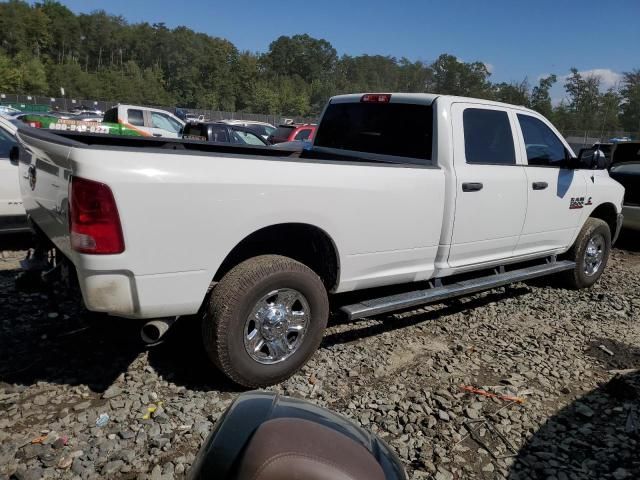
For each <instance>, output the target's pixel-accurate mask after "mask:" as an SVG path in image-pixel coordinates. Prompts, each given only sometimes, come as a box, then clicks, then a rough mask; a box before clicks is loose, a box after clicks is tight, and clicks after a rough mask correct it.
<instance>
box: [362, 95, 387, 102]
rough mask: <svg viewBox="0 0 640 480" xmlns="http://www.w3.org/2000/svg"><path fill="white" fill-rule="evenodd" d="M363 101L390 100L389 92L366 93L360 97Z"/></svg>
mask: <svg viewBox="0 0 640 480" xmlns="http://www.w3.org/2000/svg"><path fill="white" fill-rule="evenodd" d="M360 101H361V102H363V103H389V102H390V101H391V94H390V93H367V94H366V95H363V96H362V98H360Z"/></svg>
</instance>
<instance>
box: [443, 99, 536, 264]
mask: <svg viewBox="0 0 640 480" xmlns="http://www.w3.org/2000/svg"><path fill="white" fill-rule="evenodd" d="M513 121H514V120H513V116H511V115H510V114H509V111H508V110H507V109H503V108H500V107H495V106H487V105H482V104H467V103H454V104H453V105H452V126H453V132H454V139H453V147H454V148H453V150H454V167H455V174H456V200H455V217H454V226H453V233H452V237H451V249H450V253H449V265H450V266H451V267H454V268H455V267H464V266H467V265H475V264H481V263H485V262H492V261H496V260H501V259H508V258H510V257H511V256H512V255H513V250H514V249H515V247H516V245H517V244H518V239H519V237H520V232H521V231H522V226H523V224H524V220H525V214H526V211H527V190H526V175H525V172H524V169H523V168H522V165H521V160H520V157H519V155H518V152H517V150H516V147H515V144H514V139H513V132H514V131H515V129H514V125H513Z"/></svg>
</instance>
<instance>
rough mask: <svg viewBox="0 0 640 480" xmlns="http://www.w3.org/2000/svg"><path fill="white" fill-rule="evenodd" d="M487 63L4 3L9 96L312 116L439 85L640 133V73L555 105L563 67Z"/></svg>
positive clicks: (587, 83) (3, 76)
mask: <svg viewBox="0 0 640 480" xmlns="http://www.w3.org/2000/svg"><path fill="white" fill-rule="evenodd" d="M490 77H491V72H490V71H489V70H488V68H487V65H486V64H485V63H483V62H480V61H476V62H464V61H461V60H459V59H458V58H456V57H455V56H453V55H449V54H446V53H445V54H442V55H440V56H439V57H438V58H437V59H436V60H435V61H433V62H431V63H428V62H422V61H411V60H409V59H407V58H404V57H403V58H395V57H391V56H381V55H359V56H351V55H342V56H339V55H338V54H337V52H336V49H335V48H333V46H332V45H331V44H330V43H329V42H328V41H326V40H324V39H317V38H313V37H310V36H309V35H306V34H301V35H293V36H281V37H279V38H278V39H276V40H275V41H273V42H272V43H271V44H270V45H269V48H268V50H267V51H266V52H264V53H254V52H248V51H239V50H238V49H237V48H236V47H235V46H234V45H233V44H232V43H231V42H229V41H228V40H225V39H222V38H218V37H212V36H210V35H207V34H204V33H198V32H194V31H193V30H191V29H189V28H187V27H177V28H174V29H170V28H168V27H167V26H166V25H165V24H163V23H156V24H149V23H134V24H131V23H128V22H127V21H126V20H125V19H124V18H123V17H121V16H116V15H110V14H108V13H106V12H105V11H95V12H93V13H91V14H78V15H76V14H74V13H73V12H72V11H71V10H69V9H68V8H67V7H65V6H64V5H62V4H60V3H59V2H56V1H52V0H45V1H44V2H41V3H40V2H36V3H34V4H33V5H31V4H29V3H26V2H25V1H22V0H10V1H8V2H4V3H0V92H6V93H19V94H20V93H25V94H34V95H38V94H40V95H50V96H57V95H59V94H60V88H61V87H63V88H64V89H65V92H66V94H67V96H71V97H74V98H87V99H96V100H117V101H121V102H127V103H136V104H138V103H139V104H147V105H164V106H170V105H179V106H182V107H192V108H206V109H212V110H224V111H246V112H252V113H265V114H284V115H298V116H309V115H316V114H318V113H319V112H320V111H321V109H322V107H323V106H324V104H325V103H326V101H327V99H328V98H329V97H330V96H332V95H335V94H339V93H346V92H359V91H398V92H434V93H440V94H455V95H463V96H471V97H479V98H486V99H491V100H498V101H504V102H508V103H514V104H519V105H525V106H528V107H530V108H533V109H535V110H537V111H539V112H540V113H542V114H543V115H545V116H547V117H548V118H550V119H551V120H552V121H554V123H555V124H556V125H557V126H558V128H560V129H561V130H578V129H581V130H602V131H613V130H626V131H632V132H640V69H634V70H632V71H630V72H625V73H624V74H623V77H622V81H621V82H620V85H617V86H615V87H613V88H609V89H608V90H606V91H602V89H601V85H600V79H599V77H597V76H589V75H583V74H581V73H580V72H578V70H577V69H575V68H572V69H570V74H569V75H568V76H566V77H563V87H564V90H565V94H566V99H565V100H563V101H562V102H561V103H560V104H557V105H553V103H552V99H551V96H550V90H551V88H552V87H553V85H554V84H556V83H557V82H558V81H559V78H558V76H556V75H554V74H551V75H549V76H546V77H544V78H541V79H538V80H537V81H536V82H535V83H533V84H532V83H530V82H529V81H528V80H527V79H526V78H525V79H524V80H522V81H519V82H509V83H507V82H492V81H491V79H490Z"/></svg>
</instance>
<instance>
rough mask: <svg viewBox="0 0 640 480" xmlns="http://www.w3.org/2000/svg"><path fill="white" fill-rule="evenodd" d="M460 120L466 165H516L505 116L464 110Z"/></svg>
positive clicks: (504, 114) (497, 113)
mask: <svg viewBox="0 0 640 480" xmlns="http://www.w3.org/2000/svg"><path fill="white" fill-rule="evenodd" d="M462 116H463V128H464V152H465V157H466V159H467V163H482V164H489V165H515V164H516V151H515V148H514V146H513V135H512V133H511V125H510V124H509V115H508V114H507V112H501V111H499V110H485V109H481V108H467V109H466V110H465V111H464V113H463V114H462Z"/></svg>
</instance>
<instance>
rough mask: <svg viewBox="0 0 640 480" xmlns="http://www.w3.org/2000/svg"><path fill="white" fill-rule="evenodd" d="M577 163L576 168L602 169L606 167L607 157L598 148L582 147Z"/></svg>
mask: <svg viewBox="0 0 640 480" xmlns="http://www.w3.org/2000/svg"><path fill="white" fill-rule="evenodd" d="M577 163H578V167H577V168H584V169H587V170H604V169H606V168H607V157H606V156H605V154H604V152H603V151H602V150H600V149H599V148H582V149H581V150H580V153H579V154H578V162H577Z"/></svg>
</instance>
